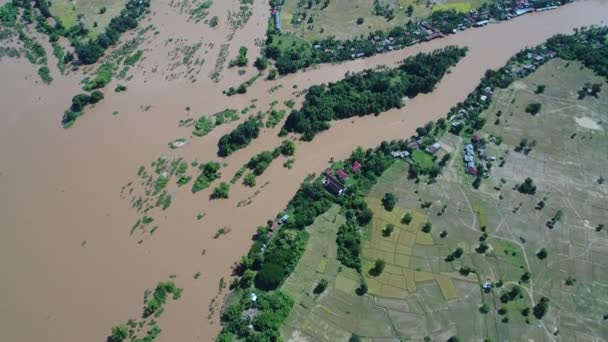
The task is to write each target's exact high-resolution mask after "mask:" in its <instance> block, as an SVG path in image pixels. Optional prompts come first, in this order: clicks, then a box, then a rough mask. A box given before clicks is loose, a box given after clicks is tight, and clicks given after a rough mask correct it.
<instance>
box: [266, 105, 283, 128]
mask: <svg viewBox="0 0 608 342" xmlns="http://www.w3.org/2000/svg"><path fill="white" fill-rule="evenodd" d="M283 117H285V110H283V109H281V110H279V111H277V110H274V109H272V110H270V113H269V114H268V120H267V121H266V127H267V128H275V127H276V126H277V125H278V124H279V122H281V120H283Z"/></svg>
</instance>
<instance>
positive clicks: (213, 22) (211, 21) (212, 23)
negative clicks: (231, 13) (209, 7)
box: [209, 15, 220, 27]
mask: <svg viewBox="0 0 608 342" xmlns="http://www.w3.org/2000/svg"><path fill="white" fill-rule="evenodd" d="M219 23H220V18H218V16H217V15H215V16H213V17H212V18H211V19H209V26H211V27H216V26H217V25H218V24H219Z"/></svg>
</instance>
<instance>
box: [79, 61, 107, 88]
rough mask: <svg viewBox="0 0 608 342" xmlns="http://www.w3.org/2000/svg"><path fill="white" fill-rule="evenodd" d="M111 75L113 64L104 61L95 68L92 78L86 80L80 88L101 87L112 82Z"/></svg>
mask: <svg viewBox="0 0 608 342" xmlns="http://www.w3.org/2000/svg"><path fill="white" fill-rule="evenodd" d="M113 75H114V65H112V64H110V63H104V64H102V65H101V66H100V67H99V68H98V69H97V72H96V74H95V77H94V78H93V79H92V80H89V81H87V82H86V84H85V85H84V86H83V87H82V88H83V89H84V90H87V91H91V90H94V89H99V88H103V87H105V86H106V85H107V84H108V83H110V82H112V76H113Z"/></svg>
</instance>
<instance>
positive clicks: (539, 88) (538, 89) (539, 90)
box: [534, 84, 545, 94]
mask: <svg viewBox="0 0 608 342" xmlns="http://www.w3.org/2000/svg"><path fill="white" fill-rule="evenodd" d="M544 92H545V85H544V84H541V85H539V86H537V87H536V90H535V91H534V93H535V94H542V93H544Z"/></svg>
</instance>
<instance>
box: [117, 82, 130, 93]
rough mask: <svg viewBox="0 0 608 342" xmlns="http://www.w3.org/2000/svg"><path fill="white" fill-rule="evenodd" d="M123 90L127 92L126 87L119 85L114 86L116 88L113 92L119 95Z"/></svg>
mask: <svg viewBox="0 0 608 342" xmlns="http://www.w3.org/2000/svg"><path fill="white" fill-rule="evenodd" d="M125 90H127V86H124V85H122V84H119V85H117V86H116V88H114V92H116V93H120V92H122V91H125Z"/></svg>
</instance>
